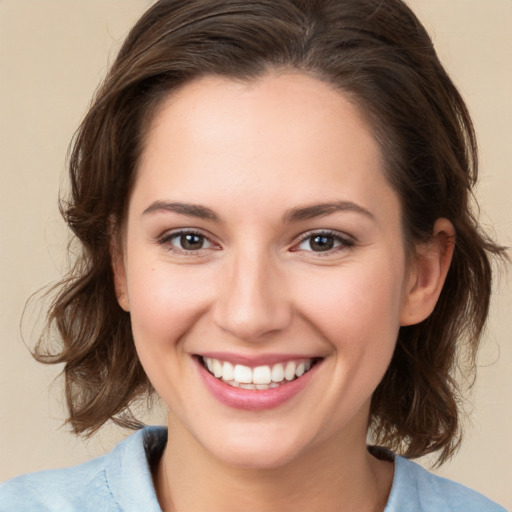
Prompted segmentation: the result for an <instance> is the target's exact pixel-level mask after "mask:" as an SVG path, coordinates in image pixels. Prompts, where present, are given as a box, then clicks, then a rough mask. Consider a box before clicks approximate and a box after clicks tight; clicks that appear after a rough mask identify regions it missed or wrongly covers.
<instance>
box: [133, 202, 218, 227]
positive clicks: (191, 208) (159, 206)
mask: <svg viewBox="0 0 512 512" xmlns="http://www.w3.org/2000/svg"><path fill="white" fill-rule="evenodd" d="M162 211H164V212H174V213H178V214H180V215H186V216H189V217H198V218H200V219H208V220H213V221H215V222H218V221H219V217H218V215H217V214H216V213H215V212H214V211H213V210H211V209H210V208H207V207H206V206H202V205H200V204H188V203H172V202H167V201H155V202H154V203H152V204H151V205H150V206H148V207H147V208H146V209H145V210H144V211H143V212H142V214H143V215H147V214H148V213H153V212H162Z"/></svg>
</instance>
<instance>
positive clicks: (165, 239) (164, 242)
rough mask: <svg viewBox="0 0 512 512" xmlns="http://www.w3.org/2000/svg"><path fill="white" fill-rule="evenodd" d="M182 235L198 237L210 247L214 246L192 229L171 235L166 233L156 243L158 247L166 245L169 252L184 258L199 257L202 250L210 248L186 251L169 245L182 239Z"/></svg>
mask: <svg viewBox="0 0 512 512" xmlns="http://www.w3.org/2000/svg"><path fill="white" fill-rule="evenodd" d="M184 235H195V236H198V237H200V238H201V239H202V240H204V241H207V242H208V243H210V244H211V246H214V245H215V244H214V243H213V242H212V241H211V240H210V239H209V238H208V237H207V236H206V235H205V234H203V233H202V232H201V231H196V230H194V229H182V230H179V231H173V232H172V233H166V234H165V235H163V236H162V237H160V238H159V239H158V243H159V244H160V245H167V246H168V251H169V252H172V253H175V254H179V255H185V256H199V255H200V254H201V252H202V251H203V250H204V249H209V248H210V247H205V248H203V247H202V248H201V249H197V250H187V249H181V248H179V247H176V246H175V245H173V244H172V243H171V241H172V240H173V239H175V238H179V237H182V236H184Z"/></svg>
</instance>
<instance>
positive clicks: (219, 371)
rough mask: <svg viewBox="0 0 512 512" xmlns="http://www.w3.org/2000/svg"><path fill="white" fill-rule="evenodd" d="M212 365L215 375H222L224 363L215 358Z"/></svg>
mask: <svg viewBox="0 0 512 512" xmlns="http://www.w3.org/2000/svg"><path fill="white" fill-rule="evenodd" d="M212 366H213V375H215V377H217V378H219V377H222V363H221V362H220V361H218V360H217V359H214V360H213V363H212Z"/></svg>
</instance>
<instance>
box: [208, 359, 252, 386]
mask: <svg viewBox="0 0 512 512" xmlns="http://www.w3.org/2000/svg"><path fill="white" fill-rule="evenodd" d="M215 377H217V375H215ZM233 379H234V380H236V381H238V382H240V384H250V383H252V370H251V369H250V368H249V367H248V366H243V365H241V364H237V365H236V366H235V371H234V374H233Z"/></svg>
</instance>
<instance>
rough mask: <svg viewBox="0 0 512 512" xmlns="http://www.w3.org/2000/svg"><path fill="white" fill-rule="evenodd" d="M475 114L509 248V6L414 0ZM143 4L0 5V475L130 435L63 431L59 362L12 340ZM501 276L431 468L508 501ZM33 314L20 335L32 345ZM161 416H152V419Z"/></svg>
mask: <svg viewBox="0 0 512 512" xmlns="http://www.w3.org/2000/svg"><path fill="white" fill-rule="evenodd" d="M410 3H411V5H412V6H413V8H414V9H415V10H416V12H417V13H418V14H419V16H420V18H421V19H422V20H423V22H424V23H425V24H426V26H427V28H428V30H429V31H430V33H431V34H432V36H433V38H434V41H435V44H436V46H437V48H438V51H439V54H440V56H441V59H442V60H443V61H444V63H445V65H446V67H447V69H448V71H449V73H450V74H451V75H452V77H453V78H454V80H455V81H456V83H457V84H458V85H459V87H460V89H461V92H462V94H463V96H464V97H465V99H466V100H467V102H468V104H469V107H470V110H471V112H472V114H473V116H474V121H475V124H476V128H477V132H478V134H479V140H480V145H481V164H482V180H481V184H480V187H479V190H478V197H479V200H480V202H481V206H482V220H483V222H484V223H485V224H487V225H490V224H493V225H494V229H495V232H496V235H497V237H498V239H499V240H500V241H501V242H502V243H503V244H506V245H509V246H511V245H512V200H511V195H512V128H511V126H512V30H511V27H512V1H511V0H411V2H410ZM148 5H149V2H147V1H143V0H80V1H79V0H0V178H1V180H0V183H1V185H0V283H1V285H0V333H1V338H0V343H1V355H0V358H1V359H0V480H4V479H7V478H9V477H12V476H14V475H17V474H20V473H24V472H28V471H34V470H39V469H43V468H51V467H57V466H64V465H71V464H75V463H78V462H81V461H84V460H86V459H88V458H90V457H92V456H95V455H98V454H101V453H103V452H104V451H106V450H108V449H109V448H110V447H111V446H112V445H113V444H114V443H115V442H116V441H117V440H118V439H120V438H121V437H122V436H124V435H125V434H124V433H123V432H120V431H118V430H116V429H114V428H107V429H105V430H104V431H103V432H102V433H101V434H100V435H99V436H97V437H96V438H94V439H93V440H92V441H90V442H88V443H84V442H83V441H81V440H76V439H75V438H74V437H73V436H71V435H70V434H69V433H67V431H66V429H65V428H60V426H61V424H62V421H63V418H64V417H65V412H64V410H63V407H62V405H61V402H62V396H61V388H60V386H59V383H58V382H57V383H53V384H52V382H53V379H54V378H55V376H56V375H57V373H58V369H57V368H53V367H44V366H42V365H39V364H37V363H35V362H34V361H33V360H32V359H31V357H30V355H29V353H28V350H27V348H26V347H25V346H24V344H23V341H22V339H21V335H20V317H21V313H22V311H23V308H24V304H25V301H26V299H27V298H28V297H29V295H30V294H32V293H33V292H35V291H37V290H38V289H40V288H41V287H43V286H44V285H46V284H47V283H49V282H51V281H54V280H56V279H57V278H58V277H59V275H60V274H61V272H62V270H63V269H64V268H65V264H66V259H65V256H64V254H65V246H66V240H67V234H66V232H65V230H64V228H63V223H62V221H61V220H60V218H59V214H58V209H57V190H58V188H59V186H60V185H61V183H65V171H64V169H65V165H64V160H65V154H66V149H67V145H68V143H69V140H70V138H71V136H72V134H73V131H74V130H75V128H76V127H77V126H78V123H79V121H80V119H81V117H82V116H83V114H84V112H85V110H86V107H87V104H88V102H89V100H90V97H91V94H92V92H93V91H94V89H95V87H96V86H97V84H98V82H99V80H100V79H101V78H102V76H103V75H104V73H105V70H106V67H107V65H108V62H109V61H110V60H112V58H113V55H114V54H115V52H116V50H117V48H118V47H119V44H120V41H121V40H122V38H123V36H124V35H125V34H126V30H127V28H128V27H129V26H130V25H131V24H132V23H133V22H134V21H135V20H136V19H137V17H138V16H139V15H140V14H141V13H142V11H143V10H144V9H145V8H146V7H147V6H148ZM511 283H512V279H511V277H509V278H508V280H507V279H502V282H501V286H500V288H499V289H498V290H497V292H496V295H495V300H494V303H493V309H492V315H491V320H490V324H489V328H488V333H487V336H486V340H485V348H484V350H483V351H482V356H481V358H480V366H481V368H480V373H479V378H478V382H477V391H476V392H475V394H474V400H473V407H472V415H471V419H470V421H468V428H467V436H466V441H465V444H464V446H463V448H462V450H461V451H460V453H459V454H458V455H457V456H456V458H455V459H454V460H453V461H452V462H451V463H449V464H447V465H445V466H444V467H443V468H442V469H441V470H439V473H441V474H443V475H446V476H448V477H449V478H452V479H455V480H458V481H460V482H463V483H465V484H466V485H468V486H470V487H473V488H476V489H478V490H480V491H481V492H483V493H485V494H487V495H488V496H490V497H492V498H493V499H495V500H496V501H498V502H500V503H502V504H503V505H505V506H506V507H509V508H512V469H511V463H510V461H511V459H512V443H511V442H510V432H512V406H511V405H512V343H511V331H512V315H511V313H512V293H511ZM38 316H39V317H40V315H38V314H37V310H34V308H32V309H31V310H30V311H29V314H28V316H27V317H26V318H27V321H26V322H24V327H23V332H24V335H25V341H26V343H27V344H29V345H30V344H33V342H34V340H35V335H34V333H37V329H38ZM162 418H163V414H162V412H161V411H156V412H155V413H154V414H153V417H152V418H149V420H148V421H152V422H158V421H159V420H161V419H162Z"/></svg>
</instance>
